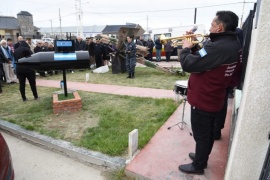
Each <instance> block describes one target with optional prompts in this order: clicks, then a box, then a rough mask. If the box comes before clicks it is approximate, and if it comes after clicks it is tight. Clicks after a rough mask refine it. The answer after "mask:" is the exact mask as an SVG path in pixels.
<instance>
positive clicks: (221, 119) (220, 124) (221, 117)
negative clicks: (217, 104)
mask: <svg viewBox="0 0 270 180" xmlns="http://www.w3.org/2000/svg"><path fill="white" fill-rule="evenodd" d="M232 90H233V89H232V88H227V89H226V94H225V98H224V104H223V107H222V109H221V111H220V112H219V114H218V116H217V117H216V119H215V132H214V133H215V134H216V135H217V136H219V135H221V129H223V128H224V124H225V120H226V115H227V107H228V96H229V94H230V93H231V91H232Z"/></svg>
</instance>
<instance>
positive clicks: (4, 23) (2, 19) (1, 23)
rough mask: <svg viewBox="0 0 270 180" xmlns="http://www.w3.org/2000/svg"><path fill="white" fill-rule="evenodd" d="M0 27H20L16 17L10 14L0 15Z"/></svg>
mask: <svg viewBox="0 0 270 180" xmlns="http://www.w3.org/2000/svg"><path fill="white" fill-rule="evenodd" d="M0 28H1V29H20V25H19V22H18V20H17V18H15V17H11V16H0Z"/></svg>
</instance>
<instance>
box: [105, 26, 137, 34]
mask: <svg viewBox="0 0 270 180" xmlns="http://www.w3.org/2000/svg"><path fill="white" fill-rule="evenodd" d="M122 27H127V28H141V26H140V25H138V24H126V25H107V26H106V27H105V28H104V30H103V31H102V33H103V34H118V32H119V30H120V28H122Z"/></svg>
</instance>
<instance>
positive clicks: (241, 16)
mask: <svg viewBox="0 0 270 180" xmlns="http://www.w3.org/2000/svg"><path fill="white" fill-rule="evenodd" d="M245 3H246V2H245V0H244V2H243V10H242V16H241V20H240V27H241V28H242V22H243V15H244V9H245Z"/></svg>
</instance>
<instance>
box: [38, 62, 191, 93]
mask: <svg viewBox="0 0 270 180" xmlns="http://www.w3.org/2000/svg"><path fill="white" fill-rule="evenodd" d="M86 73H89V74H90V75H89V77H90V83H94V84H110V85H120V86H132V87H144V88H155V89H167V90H172V89H173V88H174V84H175V81H178V80H186V79H188V76H189V75H188V74H187V73H186V76H181V75H179V74H175V75H173V74H170V73H166V72H163V71H159V70H157V69H154V68H150V67H136V70H135V79H127V78H126V77H127V73H119V74H112V71H111V67H110V69H109V72H108V73H104V74H96V73H92V72H91V71H90V70H85V71H79V70H75V73H67V81H76V82H85V76H86ZM62 76H63V75H62V74H58V75H52V76H47V77H39V78H42V79H48V80H59V82H60V80H62V79H63V78H62Z"/></svg>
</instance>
